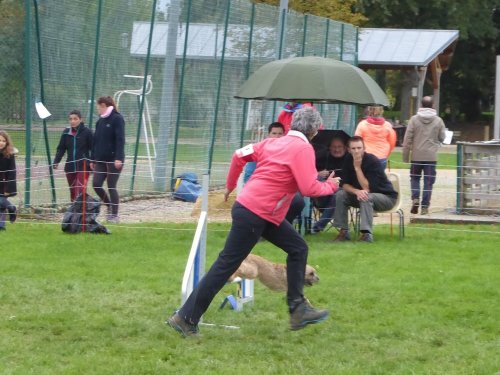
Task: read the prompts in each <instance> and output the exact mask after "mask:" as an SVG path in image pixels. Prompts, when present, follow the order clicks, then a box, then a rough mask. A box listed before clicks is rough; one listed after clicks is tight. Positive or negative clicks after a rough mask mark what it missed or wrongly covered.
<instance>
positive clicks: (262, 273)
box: [229, 254, 319, 292]
mask: <svg viewBox="0 0 500 375" xmlns="http://www.w3.org/2000/svg"><path fill="white" fill-rule="evenodd" d="M235 277H241V278H242V279H258V280H259V281H260V282H261V283H262V284H264V285H265V286H267V287H268V288H269V289H271V290H274V291H280V292H281V291H284V292H286V291H287V278H286V265H284V264H278V263H273V262H270V261H268V260H267V259H264V258H262V257H260V256H258V255H253V254H250V255H248V257H246V258H245V260H244V261H243V263H241V265H240V267H239V268H238V269H237V270H236V272H235V273H234V274H233V275H232V276H231V277H230V278H229V281H232V280H234V278H235ZM318 281H319V277H318V274H317V273H316V270H315V269H314V268H313V267H311V266H310V265H306V274H305V279H304V283H305V285H307V286H311V285H313V284H316V283H317V282H318Z"/></svg>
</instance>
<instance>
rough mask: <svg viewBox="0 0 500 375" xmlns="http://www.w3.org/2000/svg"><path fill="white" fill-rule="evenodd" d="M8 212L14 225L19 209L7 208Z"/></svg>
mask: <svg viewBox="0 0 500 375" xmlns="http://www.w3.org/2000/svg"><path fill="white" fill-rule="evenodd" d="M7 211H8V212H9V220H10V222H11V223H14V222H15V221H16V219H17V213H16V212H17V209H16V206H9V207H7Z"/></svg>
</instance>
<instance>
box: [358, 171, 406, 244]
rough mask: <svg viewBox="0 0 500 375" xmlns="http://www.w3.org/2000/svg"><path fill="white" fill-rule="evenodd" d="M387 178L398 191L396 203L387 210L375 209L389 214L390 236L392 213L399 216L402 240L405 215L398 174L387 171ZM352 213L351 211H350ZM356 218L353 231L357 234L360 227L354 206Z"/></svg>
mask: <svg viewBox="0 0 500 375" xmlns="http://www.w3.org/2000/svg"><path fill="white" fill-rule="evenodd" d="M387 178H388V179H389V181H391V183H392V186H393V187H394V190H396V191H397V192H398V199H397V200H396V204H395V205H394V207H393V208H391V209H390V210H387V211H376V212H377V213H378V214H390V215H391V236H392V235H393V226H392V224H393V223H392V214H394V213H396V214H398V216H399V239H400V240H402V239H403V238H404V236H405V217H404V212H403V208H402V204H403V200H402V197H401V185H400V183H399V181H400V176H399V174H397V173H394V172H387ZM351 215H352V213H351ZM354 215H355V217H356V220H355V223H356V224H355V228H354V229H355V232H356V234H359V227H360V216H361V215H360V214H359V208H355V213H354Z"/></svg>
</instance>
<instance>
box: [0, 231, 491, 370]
mask: <svg viewBox="0 0 500 375" xmlns="http://www.w3.org/2000/svg"><path fill="white" fill-rule="evenodd" d="M112 230H113V233H112V234H111V235H108V236H106V235H89V234H82V235H65V234H63V233H62V232H61V231H60V227H59V225H54V224H37V223H33V224H29V223H17V224H15V225H8V227H7V231H6V232H3V233H0V239H1V247H0V254H1V261H0V373H1V374H495V373H498V372H499V371H500V355H499V354H500V349H499V348H500V341H499V337H500V335H499V334H500V323H499V316H500V272H499V264H500V262H499V261H500V252H499V247H498V243H499V239H500V237H499V234H500V233H499V230H498V227H497V226H489V225H484V226H443V225H432V226H423V225H410V226H408V228H407V237H406V238H405V239H404V240H403V241H399V240H398V239H397V238H396V237H395V238H392V237H390V235H389V229H388V227H387V226H384V225H379V226H377V227H376V232H375V236H376V237H375V238H376V242H375V243H373V244H364V243H356V242H353V243H345V244H333V243H331V242H329V241H330V240H331V239H332V238H333V236H334V233H333V232H332V231H329V232H326V233H322V234H320V235H317V236H312V237H307V241H308V242H309V244H310V254H309V263H310V264H311V265H313V266H314V267H316V268H317V270H318V273H319V276H320V278H321V281H320V283H319V284H318V285H316V286H313V287H311V288H307V289H306V295H307V297H308V298H309V299H310V300H311V302H312V303H313V304H314V305H316V306H318V307H322V308H328V309H329V310H330V317H329V319H328V320H327V321H326V322H323V323H321V324H318V325H315V326H309V327H306V328H305V329H303V330H301V331H297V332H291V331H289V330H288V313H287V309H286V306H285V299H284V295H283V294H281V293H276V292H271V291H268V290H266V289H264V287H262V286H261V285H260V284H258V283H256V287H255V301H254V302H253V304H252V305H247V306H245V308H244V310H243V311H242V312H234V311H231V310H229V309H228V308H227V307H226V308H225V309H223V310H219V309H218V307H219V305H220V303H221V302H222V301H223V299H224V297H225V296H226V295H228V294H232V293H235V292H236V287H235V286H234V285H228V286H226V287H225V289H224V290H223V292H221V293H220V294H219V295H218V296H217V297H216V298H215V300H214V303H213V305H212V306H211V307H210V309H209V310H208V311H207V314H206V315H205V321H206V322H208V323H214V324H218V325H236V326H239V327H240V329H238V330H229V329H224V328H222V327H220V326H215V327H207V326H202V327H201V337H200V338H199V339H192V338H188V339H183V338H181V337H180V336H179V335H178V334H177V333H176V332H174V331H173V330H172V329H170V328H168V327H167V326H165V324H164V320H165V318H167V317H168V316H169V315H170V314H171V313H172V312H173V310H174V309H175V308H176V307H178V305H179V302H180V286H181V279H182V274H183V270H184V265H185V262H186V259H187V255H188V251H189V247H190V244H191V239H192V235H193V230H194V227H193V225H191V224H188V225H180V224H179V225H176V224H155V225H151V224H150V225H142V226H141V225H137V226H125V225H122V226H117V227H115V228H112ZM227 230H228V225H227V224H210V225H209V235H208V243H209V250H208V255H207V256H208V262H209V263H210V262H211V261H212V260H213V259H214V258H215V256H216V255H217V253H218V251H219V250H220V248H221V247H222V245H223V242H224V239H225V236H226V234H227ZM255 253H258V254H260V255H264V256H265V257H267V258H269V259H271V260H274V261H279V262H283V261H284V253H282V252H281V251H280V250H279V249H276V248H274V247H273V246H272V245H270V244H269V243H267V242H262V243H259V244H258V246H257V247H256V249H255Z"/></svg>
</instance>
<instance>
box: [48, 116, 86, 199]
mask: <svg viewBox="0 0 500 375" xmlns="http://www.w3.org/2000/svg"><path fill="white" fill-rule="evenodd" d="M69 123H70V127H68V128H66V129H64V131H63V133H62V134H61V139H60V140H59V145H58V146H57V152H56V156H55V158H54V169H57V168H58V167H59V163H60V162H61V159H62V158H63V156H64V154H65V153H66V163H65V164H64V172H65V173H66V179H67V180H68V185H69V191H70V196H71V201H72V202H73V201H74V200H75V199H76V197H77V196H78V195H79V194H81V193H83V192H84V190H85V186H86V185H87V180H88V178H89V175H90V166H89V159H90V152H91V150H92V131H91V130H90V129H89V128H87V127H86V126H85V124H84V123H83V122H82V115H81V113H80V112H79V111H76V110H73V111H71V112H70V113H69Z"/></svg>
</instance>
